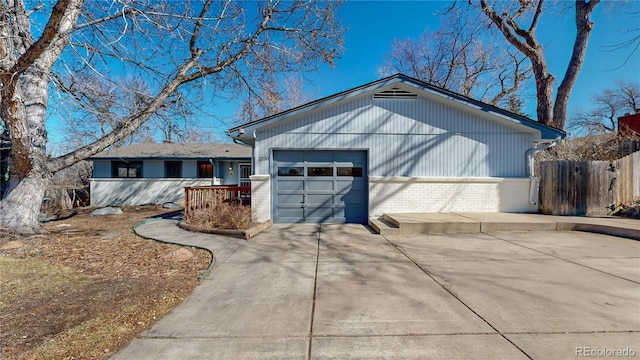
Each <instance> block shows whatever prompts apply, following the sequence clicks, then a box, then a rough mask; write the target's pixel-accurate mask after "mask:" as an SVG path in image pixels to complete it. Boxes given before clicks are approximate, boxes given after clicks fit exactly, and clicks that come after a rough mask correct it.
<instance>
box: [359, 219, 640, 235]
mask: <svg viewBox="0 0 640 360" xmlns="http://www.w3.org/2000/svg"><path fill="white" fill-rule="evenodd" d="M369 225H370V226H371V227H372V228H373V229H374V230H375V231H376V232H377V233H379V234H383V235H394V234H458V233H479V232H491V231H565V230H577V231H589V232H596V233H600V234H608V235H614V236H622V237H627V238H631V239H636V240H640V220H635V219H627V218H621V217H613V216H603V217H585V216H551V215H540V214H517V213H445V212H440V213H392V214H384V216H382V217H380V218H379V219H375V218H372V219H370V220H369Z"/></svg>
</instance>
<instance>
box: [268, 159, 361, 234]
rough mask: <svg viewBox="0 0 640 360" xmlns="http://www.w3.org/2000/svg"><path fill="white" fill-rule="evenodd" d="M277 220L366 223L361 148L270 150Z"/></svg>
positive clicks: (275, 219)
mask: <svg viewBox="0 0 640 360" xmlns="http://www.w3.org/2000/svg"><path fill="white" fill-rule="evenodd" d="M273 159H274V161H273V175H274V176H273V178H274V179H275V181H274V189H273V214H274V215H273V218H274V221H275V222H279V223H297V222H313V223H323V222H332V223H345V222H346V223H360V224H366V223H367V166H366V165H367V153H366V152H365V151H325V150H318V151H302V150H301V151H291V150H287V151H274V154H273Z"/></svg>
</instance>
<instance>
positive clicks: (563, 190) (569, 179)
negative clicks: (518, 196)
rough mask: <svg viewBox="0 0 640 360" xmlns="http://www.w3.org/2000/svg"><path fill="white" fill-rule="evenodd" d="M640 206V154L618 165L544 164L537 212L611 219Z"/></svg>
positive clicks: (632, 155)
mask: <svg viewBox="0 0 640 360" xmlns="http://www.w3.org/2000/svg"><path fill="white" fill-rule="evenodd" d="M638 202H640V152H636V153H633V154H631V155H629V156H626V157H624V158H622V159H619V160H616V161H543V162H541V163H540V192H539V196H538V212H540V213H542V214H551V215H589V216H597V215H609V214H612V213H613V212H615V211H616V210H617V209H618V208H619V206H621V205H623V204H636V203H638Z"/></svg>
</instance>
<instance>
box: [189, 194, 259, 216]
mask: <svg viewBox="0 0 640 360" xmlns="http://www.w3.org/2000/svg"><path fill="white" fill-rule="evenodd" d="M184 199H185V204H184V218H185V219H189V218H190V217H191V216H193V214H194V213H195V212H196V211H198V210H204V209H208V208H214V207H216V206H217V205H220V204H223V203H230V204H240V205H249V204H250V203H251V187H250V186H192V187H185V188H184Z"/></svg>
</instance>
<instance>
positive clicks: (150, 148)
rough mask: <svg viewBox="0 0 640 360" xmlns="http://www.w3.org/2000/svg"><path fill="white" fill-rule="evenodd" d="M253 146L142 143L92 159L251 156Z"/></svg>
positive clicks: (101, 154) (98, 155) (100, 154)
mask: <svg viewBox="0 0 640 360" xmlns="http://www.w3.org/2000/svg"><path fill="white" fill-rule="evenodd" d="M250 157H251V147H250V146H245V145H238V144H219V143H217V144H175V143H159V144H158V143H142V144H135V145H130V146H124V147H119V148H115V149H111V150H105V151H103V152H100V153H98V154H96V155H94V156H92V157H91V158H90V159H124V158H126V159H167V158H174V159H205V158H206V159H208V158H250Z"/></svg>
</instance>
